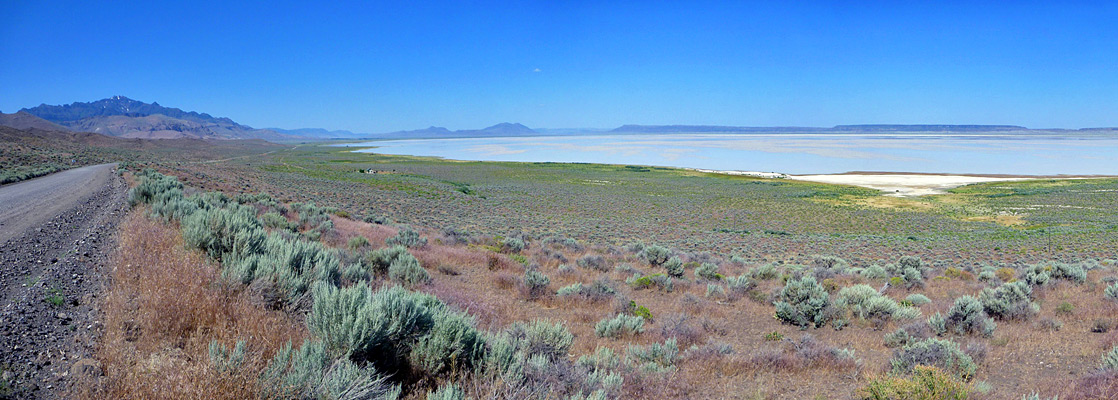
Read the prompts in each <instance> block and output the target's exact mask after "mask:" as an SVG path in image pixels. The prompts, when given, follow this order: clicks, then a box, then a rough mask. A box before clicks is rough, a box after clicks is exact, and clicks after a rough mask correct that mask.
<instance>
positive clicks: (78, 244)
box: [0, 165, 128, 399]
mask: <svg viewBox="0 0 1118 400" xmlns="http://www.w3.org/2000/svg"><path fill="white" fill-rule="evenodd" d="M96 167H97V168H96V169H94V170H93V171H91V172H93V173H87V174H86V175H84V176H82V177H80V179H78V180H77V181H73V180H72V179H71V180H65V179H56V180H55V181H49V180H48V181H46V182H61V183H65V184H69V185H80V187H72V189H73V190H75V191H78V192H82V193H89V194H88V195H84V196H81V197H79V198H77V199H74V198H66V197H59V196H56V195H53V194H52V195H49V196H47V198H45V199H44V198H41V197H40V198H36V197H35V196H30V197H29V196H9V197H8V198H9V199H11V198H19V199H21V200H20V201H24V202H32V204H33V205H34V206H33V207H28V204H11V203H9V204H5V205H4V206H5V207H7V208H9V209H16V208H21V209H26V210H31V211H29V214H27V215H25V218H19V221H16V222H10V223H8V224H5V226H4V227H3V228H4V229H3V230H4V232H3V233H4V236H5V237H8V238H9V239H7V241H4V242H3V243H2V244H0V398H3V397H10V398H19V399H28V398H29V399H38V398H45V399H51V398H63V397H67V391H68V390H69V385H70V384H71V382H73V381H74V378H75V376H76V375H81V374H89V375H94V376H96V375H99V374H101V373H102V371H101V367H100V366H99V365H98V364H97V362H96V361H94V360H93V359H92V358H90V355H91V354H92V350H93V346H94V344H95V343H96V341H97V339H98V337H99V335H100V332H101V330H102V329H101V322H100V317H99V313H98V311H97V309H96V305H97V302H98V296H100V295H101V294H102V293H103V292H104V285H105V284H106V280H105V278H104V277H105V265H106V264H107V261H108V254H109V252H110V251H111V250H112V249H113V248H114V245H115V240H116V239H115V236H116V230H117V226H118V224H119V222H120V221H121V219H122V217H123V216H124V214H125V213H126V212H127V210H128V208H127V201H126V192H127V184H126V183H125V182H124V180H123V179H121V178H120V177H118V176H117V175H116V174H113V173H112V171H113V166H112V165H102V166H96ZM67 172H70V171H67ZM67 172H63V173H60V174H65V173H67ZM56 175H57V174H56ZM52 176H53V175H52ZM47 178H51V176H48V177H45V178H40V179H44V180H45V179H47ZM75 182H76V183H75ZM40 186H41V184H40ZM2 189H9V188H8V187H4V188H2ZM66 189H68V188H67V187H65V186H64V187H54V188H53V190H54V191H59V190H66ZM2 195H3V193H0V196H2ZM36 202H37V204H35V203H36ZM56 210H57V213H56V212H55V211H56ZM43 213H48V214H54V216H53V217H51V216H43V215H42V214H43ZM30 214H37V215H30ZM35 218H38V219H41V220H45V222H41V223H38V224H35V225H31V226H30V227H26V228H25V226H26V225H28V223H27V222H26V221H28V220H32V219H35ZM14 226H18V227H19V228H20V229H19V230H15V229H12V227H14ZM0 240H2V239H0Z"/></svg>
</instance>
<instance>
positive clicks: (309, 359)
mask: <svg viewBox="0 0 1118 400" xmlns="http://www.w3.org/2000/svg"><path fill="white" fill-rule="evenodd" d="M260 390H261V393H260V396H261V397H262V398H268V399H281V398H326V399H340V398H370V399H386V400H388V399H396V398H398V397H399V395H400V391H401V388H400V387H399V386H397V385H392V384H390V383H389V382H388V380H387V377H385V376H383V375H381V374H379V373H378V372H377V371H376V369H374V368H373V367H372V366H366V367H359V366H357V365H355V364H353V362H352V361H350V360H349V359H347V358H344V357H343V358H341V359H338V360H336V361H333V362H332V361H331V358H330V356H329V355H328V352H327V351H326V346H325V345H324V344H323V343H322V342H319V341H312V340H308V341H306V342H303V345H302V346H301V347H300V348H299V350H298V351H294V352H293V351H292V347H291V342H288V343H287V345H286V346H284V347H282V348H280V350H279V351H277V352H276V353H275V355H274V356H273V357H272V361H271V362H269V363H268V366H267V367H266V368H265V369H264V372H263V373H262V374H261V375H260Z"/></svg>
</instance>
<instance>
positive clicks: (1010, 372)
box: [85, 213, 1118, 399]
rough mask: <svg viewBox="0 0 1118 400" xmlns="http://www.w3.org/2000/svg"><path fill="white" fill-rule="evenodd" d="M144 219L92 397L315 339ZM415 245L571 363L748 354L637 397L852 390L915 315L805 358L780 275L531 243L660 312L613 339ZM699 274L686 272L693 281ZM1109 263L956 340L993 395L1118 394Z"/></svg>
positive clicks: (188, 376)
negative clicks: (667, 284) (744, 276)
mask: <svg viewBox="0 0 1118 400" xmlns="http://www.w3.org/2000/svg"><path fill="white" fill-rule="evenodd" d="M140 215H141V213H133V215H131V216H130V217H129V218H128V220H127V221H126V223H125V225H124V228H123V229H122V235H121V250H120V251H119V252H118V254H117V256H116V259H115V262H114V264H115V268H114V270H113V272H112V274H113V286H112V289H111V291H110V293H109V295H108V296H107V298H106V300H105V305H104V310H105V322H106V333H105V339H104V344H103V346H102V348H101V349H100V350H99V352H98V358H99V359H100V361H101V362H102V363H103V365H104V366H105V370H106V376H105V377H104V378H102V381H101V382H99V383H98V384H97V385H92V386H90V388H92V389H90V390H91V391H90V392H88V394H89V396H85V397H98V398H246V397H254V396H255V395H256V381H255V379H254V378H253V377H254V376H257V373H258V371H259V370H260V368H261V367H262V365H263V362H264V360H266V359H267V358H268V357H270V355H271V353H272V352H274V351H275V349H276V348H277V347H279V346H281V345H282V344H284V343H286V341H287V340H288V339H289V338H290V339H293V340H294V341H295V342H296V343H298V342H300V341H301V340H302V339H303V338H305V337H306V335H307V333H306V332H305V328H304V327H303V324H301V323H300V322H299V321H296V320H294V319H293V318H291V317H289V316H287V315H286V314H283V313H281V312H274V311H267V310H265V309H263V308H262V307H259V306H257V305H256V304H255V303H254V302H253V301H252V300H253V299H252V297H251V296H249V295H248V294H245V293H244V292H243V291H235V290H231V289H229V288H225V287H222V286H221V285H220V284H219V283H218V282H219V281H218V280H217V273H216V271H215V266H214V265H212V264H211V263H208V262H206V261H205V258H204V256H203V255H202V254H199V253H197V252H192V251H187V250H185V249H183V247H182V243H181V239H180V237H179V234H178V231H177V229H175V227H173V226H167V225H163V224H160V223H156V222H152V221H150V220H148V219H146V218H144V217H142V216H140ZM334 222H335V227H336V229H337V231H338V232H337V236H335V237H333V238H332V240H331V242H332V243H334V244H335V245H337V246H344V243H346V242H347V241H348V240H349V239H350V238H352V237H355V236H363V237H366V238H367V239H369V241H370V242H371V243H372V247H374V248H375V247H381V246H383V244H384V240H385V239H387V238H388V237H391V236H392V235H394V234H395V229H394V228H390V227H385V226H380V225H372V224H367V223H363V222H359V221H353V220H350V219H345V218H334ZM426 233H427V234H428V236H429V237H435V236H432V233H431V232H426ZM410 251H411V252H412V253H413V254H414V255H415V256H416V257H417V258H418V259H419V260H420V261H421V263H422V265H423V266H424V267H425V268H427V269H428V270H429V271H430V272H431V274H432V276H433V278H434V279H433V281H432V283H430V284H428V285H424V286H420V287H417V288H416V289H417V290H420V291H424V292H429V293H432V294H434V295H436V296H437V297H439V298H440V299H442V300H443V301H445V302H447V303H448V304H451V305H453V306H455V307H457V308H460V309H463V310H467V311H469V312H470V313H471V314H473V315H474V316H475V317H477V321H478V325H479V327H480V328H481V329H483V330H487V331H490V332H495V331H499V330H501V329H503V328H504V327H505V326H507V325H508V324H510V323H512V322H514V321H530V320H534V319H550V320H552V321H562V322H563V323H564V324H565V325H566V326H567V327H568V328H569V330H570V331H571V333H573V334H574V335H575V343H574V345H573V346H572V349H571V353H572V354H571V357H572V358H576V357H578V356H579V355H583V354H590V353H592V352H594V351H595V350H596V349H597V348H598V347H609V348H612V349H614V350H616V351H619V352H624V350H625V348H626V346H628V345H630V344H642V345H643V344H649V343H654V342H662V341H664V340H665V339H667V338H669V337H677V338H678V339H679V340H680V343H681V350H685V349H686V347H687V346H688V345H691V344H695V345H697V346H700V347H701V346H704V345H709V344H729V345H732V346H733V348H734V349H735V351H736V352H735V354H732V355H718V354H714V353H711V352H695V353H690V354H688V355H686V356H685V358H684V360H682V361H681V362H680V363H679V364H678V367H679V369H678V370H677V371H676V372H672V373H668V374H661V375H655V374H654V375H631V376H630V375H627V376H626V381H625V387H624V397H625V398H816V397H821V398H847V397H849V396H850V394H851V393H853V391H854V390H855V389H856V388H857V387H859V386H861V385H864V384H865V382H866V379H868V377H870V376H874V375H876V374H877V373H879V372H881V371H883V368H884V366H885V365H886V364H887V361H888V359H889V357H890V356H891V354H892V349H889V348H886V347H885V346H884V341H883V339H882V336H883V335H884V334H885V333H887V332H891V331H892V330H895V329H897V328H898V327H899V326H900V325H903V323H898V322H895V321H890V322H887V323H885V324H884V325H883V326H882V325H875V324H872V323H869V322H865V321H854V322H852V324H851V326H848V327H846V328H845V329H843V330H841V331H836V330H834V329H831V328H830V327H824V328H820V329H812V330H809V331H808V332H807V333H810V334H811V335H813V336H814V337H815V338H816V339H817V340H818V341H819V342H821V343H825V344H826V345H827V346H834V347H838V348H850V349H853V350H854V351H855V355H856V357H857V358H858V359H859V360H860V361H861V365H860V366H852V365H848V364H842V363H834V362H821V363H809V362H805V361H804V360H801V359H797V358H795V357H794V356H793V355H791V353H789V350H788V346H789V344H788V343H779V342H770V341H766V340H765V335H766V334H768V333H771V332H778V333H780V334H783V335H784V337H786V338H787V339H790V340H796V339H799V338H800V336H801V335H802V334H803V333H804V332H801V331H800V330H799V329H797V328H796V327H793V326H789V325H785V324H782V323H780V321H777V320H776V319H774V318H773V307H772V305H771V304H769V303H768V302H767V301H764V300H763V298H764V297H765V295H767V294H769V293H773V292H774V291H776V290H778V289H779V288H780V287H781V286H782V284H781V282H780V280H779V279H777V280H770V281H762V282H759V286H758V287H757V288H756V293H755V294H754V295H753V296H745V297H742V298H737V299H735V300H733V301H728V300H725V299H709V298H706V297H705V291H706V283H705V282H687V281H684V280H676V286H675V290H674V291H673V292H671V293H667V292H664V291H660V290H657V289H645V290H633V289H631V288H629V287H627V286H626V285H625V284H624V280H625V278H627V277H628V275H629V273H628V272H621V271H617V270H613V269H611V270H609V271H606V272H601V271H597V270H591V269H585V268H579V267H574V269H573V270H570V271H568V272H563V273H561V272H559V270H558V266H559V264H560V262H559V261H557V260H556V258H555V257H553V256H554V252H555V251H561V252H563V256H564V257H565V258H566V259H567V260H569V262H566V264H568V265H572V266H573V265H575V264H576V263H575V262H574V261H575V260H577V259H578V258H579V257H581V256H582V255H585V254H598V253H608V252H604V251H602V249H595V250H563V249H560V250H555V249H552V251H551V254H548V252H547V251H545V250H544V249H543V248H542V247H541V246H539V245H537V244H536V243H533V246H532V247H531V248H529V249H528V250H525V251H524V252H522V253H521V255H523V256H525V257H526V258H527V259H528V260H529V263H536V264H539V266H540V270H541V271H542V272H544V273H545V274H547V275H548V276H549V277H550V278H551V284H550V285H549V292H551V293H554V291H555V290H556V289H558V288H560V287H562V286H566V285H569V284H571V283H575V282H579V283H583V284H589V283H591V282H594V281H595V280H597V279H603V278H604V279H608V281H609V282H611V283H612V285H613V286H614V287H615V288H617V289H618V291H619V292H620V293H621V295H623V296H624V298H625V299H627V300H633V301H635V302H636V303H637V304H638V305H642V306H646V307H648V308H649V309H650V310H652V312H653V314H654V317H655V319H654V320H653V321H650V322H649V323H647V324H646V326H645V332H644V333H643V334H640V335H636V336H634V337H626V338H623V339H609V338H599V337H597V335H595V333H594V325H595V324H596V323H597V322H598V321H599V320H601V319H604V318H609V317H612V316H613V315H615V314H616V313H617V312H618V311H619V310H620V309H621V308H620V307H619V305H618V304H617V302H615V301H593V300H592V299H586V298H579V297H557V296H544V297H543V298H541V299H538V300H534V301H529V300H527V299H525V298H524V296H522V295H521V294H520V293H518V286H519V280H520V277H521V276H522V274H523V272H524V266H522V265H520V264H519V263H517V262H516V261H514V260H513V259H512V258H510V257H509V256H507V255H505V254H497V253H493V252H490V251H488V250H486V249H484V248H483V247H480V246H465V245H444V244H442V241H440V240H431V241H430V244H429V245H428V246H425V247H422V248H417V249H410ZM606 258H607V259H608V262H609V265H611V266H613V265H617V264H619V263H627V264H630V265H632V266H633V267H634V268H636V269H639V270H642V271H643V272H645V273H657V272H663V270H662V269H657V268H653V267H652V266H650V265H648V264H647V263H646V262H644V261H642V260H640V259H638V258H637V257H635V256H634V255H633V254H629V253H624V252H622V253H608V254H606ZM748 267H749V266H739V265H734V264H730V263H726V264H723V265H721V268H722V271H721V272H722V273H723V274H724V275H727V276H733V275H739V274H741V273H744V272H745V271H747V270H748ZM692 274H693V271H691V270H689V271H687V278H688V280H690V281H693V277H692ZM1104 274H1106V272H1100V271H1093V272H1092V273H1091V274H1089V276H1088V282H1090V283H1088V284H1084V285H1073V284H1070V283H1067V282H1062V281H1061V282H1055V283H1053V284H1051V285H1049V286H1047V287H1044V288H1041V289H1038V290H1037V291H1036V297H1037V301H1038V303H1040V304H1041V311H1040V314H1039V315H1037V316H1035V317H1034V318H1032V319H1031V320H1028V321H1000V322H999V325H998V329H997V331H995V334H994V337H993V338H990V339H985V338H972V337H951V339H952V340H955V341H957V342H959V343H961V344H963V345H966V344H967V343H969V342H979V343H983V344H985V345H986V347H987V349H988V350H987V352H986V357H985V361H984V362H983V363H981V364H980V367H979V371H978V374H977V375H978V379H979V380H982V381H986V382H987V383H988V384H989V385H990V386H992V387H993V391H992V392H991V393H989V394H986V395H979V396H976V398H994V399H1001V398H1006V399H1010V398H1019V397H1020V395H1021V394H1022V393H1029V392H1032V391H1040V392H1041V393H1043V394H1049V395H1054V394H1057V393H1059V390H1060V389H1061V388H1072V387H1074V388H1073V389H1065V390H1068V391H1078V392H1080V393H1086V392H1087V390H1086V389H1082V387H1083V385H1085V384H1088V383H1089V384H1090V385H1093V387H1104V389H1105V390H1109V389H1108V388H1109V387H1110V386H1108V385H1112V383H1111V382H1113V380H1109V378H1108V379H1102V378H1100V377H1099V376H1098V375H1097V374H1095V370H1096V368H1097V364H1098V360H1099V357H1100V355H1101V354H1102V353H1103V352H1105V351H1106V350H1108V349H1109V348H1110V346H1113V345H1114V344H1116V343H1118V333H1112V334H1094V333H1090V330H1091V328H1092V327H1093V325H1094V323H1095V320H1098V319H1106V318H1110V319H1114V318H1115V317H1113V316H1114V315H1118V305H1115V304H1114V303H1113V302H1107V301H1103V300H1102V290H1103V289H1104V288H1105V285H1103V284H1100V283H1098V282H1099V280H1100V279H1101V278H1102V277H1103V276H1104ZM834 283H835V284H836V286H837V287H844V286H850V285H853V284H857V283H869V284H871V285H875V286H877V284H879V283H880V282H876V283H875V282H869V281H866V280H864V279H862V278H859V277H847V276H840V277H836V278H835V279H834ZM984 286H985V285H984V284H983V283H982V282H979V281H977V280H974V279H959V278H954V279H952V278H948V277H937V278H932V279H928V280H927V286H926V287H924V288H916V289H904V288H897V287H894V288H891V289H889V290H888V291H887V293H886V294H887V295H889V296H891V297H893V298H894V299H898V300H899V299H903V298H904V297H905V296H906V295H908V294H911V293H923V294H925V295H927V296H928V297H929V298H931V299H932V303H931V304H928V305H925V306H923V307H921V309H922V311H923V314H924V317H925V318H926V317H927V316H930V315H932V314H933V313H935V312H936V311H939V312H946V311H947V310H948V309H949V308H950V307H951V305H952V303H953V301H954V299H955V298H957V297H959V296H963V295H977V294H978V293H979V292H980V291H981V290H982V288H983V287H984ZM758 294H759V296H758ZM750 297H753V298H757V299H758V300H753V299H751V298H750ZM1064 302H1068V303H1070V304H1072V305H1073V306H1074V309H1073V311H1072V312H1071V313H1059V314H1058V313H1057V312H1056V309H1057V306H1058V305H1059V304H1061V303H1064ZM1044 319H1057V320H1059V321H1060V322H1062V324H1063V326H1062V328H1061V329H1059V330H1052V329H1048V328H1044V327H1043V326H1041V324H1039V323H1038V322H1039V321H1041V320H1044ZM237 339H246V340H248V345H249V349H250V354H249V361H248V363H247V366H246V368H245V369H244V372H243V373H242V374H241V375H222V374H219V373H217V372H216V371H214V370H213V369H212V368H211V367H210V364H209V361H208V356H207V350H208V345H209V343H210V341H211V340H219V341H221V342H223V343H226V344H227V345H230V346H231V345H232V343H234V342H235V341H236V340H237ZM1093 374H1095V375H1093ZM1085 382H1086V383H1085ZM1100 390H1103V389H1100ZM1064 393H1068V392H1064ZM413 397H414V396H413ZM1061 398H1062V397H1061ZM1086 398H1089V397H1086Z"/></svg>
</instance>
